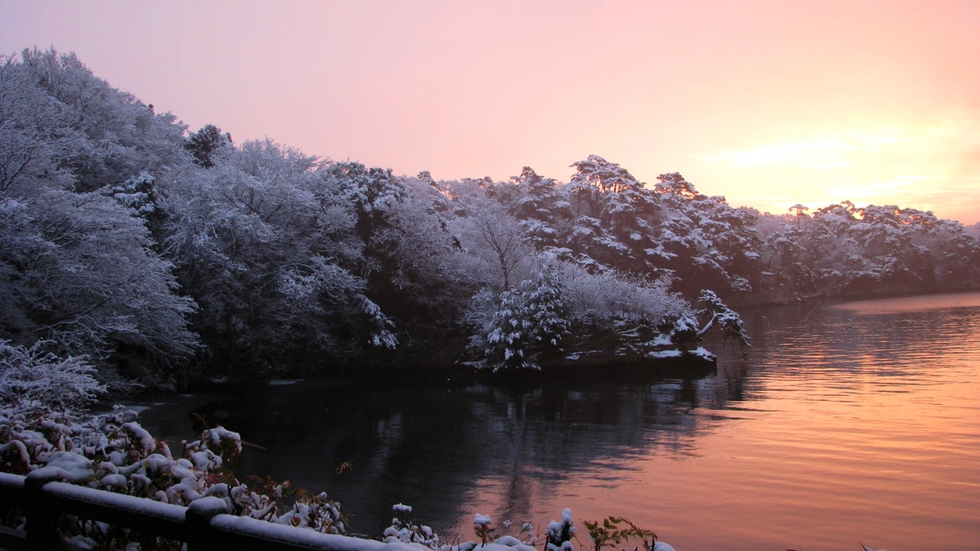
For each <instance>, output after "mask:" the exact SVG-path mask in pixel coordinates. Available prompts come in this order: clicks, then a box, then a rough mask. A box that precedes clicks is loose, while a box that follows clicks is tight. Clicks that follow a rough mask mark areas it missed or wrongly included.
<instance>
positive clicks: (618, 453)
mask: <svg viewBox="0 0 980 551" xmlns="http://www.w3.org/2000/svg"><path fill="white" fill-rule="evenodd" d="M966 297H968V298H967V299H964V300H965V302H966V303H968V304H973V303H971V302H970V300H974V301H975V304H977V305H980V294H972V295H966ZM945 300H948V299H947V298H945V297H944V298H943V299H941V302H942V301H945ZM960 303H964V301H963V300H961V301H960ZM883 310H884V313H883ZM743 317H744V318H745V319H746V322H747V325H748V327H749V329H750V333H751V335H752V344H753V346H752V348H751V349H749V350H748V351H747V352H746V351H742V350H739V349H737V348H734V349H733V348H721V347H720V343H709V347H711V348H712V349H713V350H715V351H716V352H718V353H719V356H720V359H719V365H718V369H717V373H714V374H711V375H709V376H707V377H701V378H690V379H666V380H657V379H648V380H645V381H636V380H631V381H616V380H615V379H613V378H606V379H603V380H599V381H588V382H583V381H575V380H567V381H566V380H557V381H550V382H548V383H547V384H531V385H525V386H522V385H514V384H468V385H457V384H453V383H449V382H446V383H444V384H442V385H435V386H433V385H417V386H411V385H403V384H399V385H390V386H386V387H379V386H377V385H373V386H350V385H346V386H341V385H331V384H327V383H313V382H308V383H300V384H296V385H291V386H280V387H272V388H262V389H255V390H254V391H252V393H250V394H247V395H244V396H237V397H212V398H207V399H203V398H196V400H198V402H196V403H193V404H191V405H190V406H189V407H188V408H187V409H184V410H183V412H181V408H180V407H168V408H154V409H151V410H149V411H148V412H147V413H146V414H145V415H144V419H145V424H146V425H147V426H148V428H151V429H152V430H153V431H154V432H156V433H162V434H167V433H168V431H170V432H171V433H172V435H173V436H183V435H181V434H176V433H174V431H173V428H174V427H176V426H185V425H186V426H189V425H187V424H186V422H185V421H184V420H183V419H182V416H186V415H187V413H188V409H193V410H195V411H198V412H200V413H203V414H204V415H206V416H208V418H210V419H213V420H218V421H220V422H221V423H222V424H224V425H226V426H228V427H231V428H233V429H235V430H238V431H240V432H241V433H242V435H243V437H244V438H245V439H246V440H248V441H250V442H253V443H254V444H257V445H260V446H262V447H264V448H265V450H264V451H263V450H258V449H248V450H246V453H245V456H244V458H243V461H242V465H241V470H242V471H243V472H247V473H254V474H258V475H261V476H265V475H269V476H272V477H273V478H276V479H290V480H292V481H293V482H294V483H296V484H298V485H300V486H303V487H307V488H311V489H317V490H319V489H324V490H326V491H327V492H328V493H330V494H331V497H333V498H335V499H338V500H340V501H341V502H342V503H344V505H345V507H346V508H347V509H348V510H349V511H350V512H351V513H353V515H354V516H353V523H354V526H355V528H357V529H358V530H359V531H361V532H367V533H378V532H379V531H380V530H381V529H382V528H383V527H384V526H385V525H386V524H387V521H389V520H390V516H391V514H390V506H391V505H392V504H394V503H407V504H411V505H412V506H413V507H414V508H415V512H416V516H417V517H418V518H419V520H422V521H424V522H426V523H429V524H432V525H433V526H435V527H437V528H440V529H441V530H442V532H443V534H444V535H450V534H456V535H457V536H458V537H460V538H462V539H464V540H465V539H472V537H473V535H472V533H471V532H470V528H471V526H470V523H471V522H472V518H473V514H474V513H482V514H490V515H491V516H493V518H494V520H495V521H497V522H500V521H502V520H504V519H510V520H513V521H515V523H518V524H519V523H520V522H521V521H524V520H535V521H537V522H539V523H546V522H547V521H548V520H550V519H551V518H555V516H556V515H557V514H558V512H559V511H561V509H562V508H564V507H571V508H572V509H573V511H574V512H575V513H576V517H577V518H579V519H586V518H593V519H595V518H600V517H602V516H606V515H609V514H617V515H626V516H629V517H631V518H633V520H634V521H637V522H638V524H640V525H641V526H646V527H649V528H653V529H655V530H656V531H657V532H658V533H660V534H661V536H662V537H664V539H666V540H667V541H670V542H671V543H672V544H674V545H675V547H677V548H678V549H682V548H685V549H708V548H724V549H752V548H763V547H764V548H772V549H783V548H787V547H794V546H795V547H796V548H799V547H801V546H802V547H804V548H806V549H808V550H810V549H822V548H824V549H831V548H847V547H850V546H853V540H855V539H857V538H867V540H869V541H874V542H875V545H876V547H888V548H903V547H909V545H908V542H910V541H913V539H914V538H916V537H923V535H926V536H928V537H929V538H931V541H932V546H933V547H934V548H937V549H968V548H971V545H959V544H957V543H956V542H968V543H971V544H972V543H975V542H977V541H980V522H978V521H977V517H976V516H975V515H972V514H970V513H969V512H968V511H971V510H973V509H975V507H976V504H977V503H980V460H978V454H977V449H980V403H978V402H980V401H978V400H977V398H976V397H977V396H980V360H978V359H977V358H978V357H980V307H957V308H932V307H931V306H927V307H922V308H917V309H909V308H908V307H907V305H906V306H902V307H901V308H897V309H896V307H895V306H894V305H892V306H888V307H887V308H882V307H879V306H876V305H870V306H869V305H861V304H858V305H853V304H852V305H848V306H843V307H840V306H836V305H813V304H801V305H794V306H789V307H782V308H760V309H756V310H753V311H749V312H743ZM185 434H186V436H184V437H187V436H189V433H185ZM344 462H349V463H350V465H351V466H352V469H350V470H347V471H344V472H342V473H340V474H338V472H337V468H338V467H339V466H340V465H341V464H342V463H344ZM973 548H975V545H974V546H973Z"/></svg>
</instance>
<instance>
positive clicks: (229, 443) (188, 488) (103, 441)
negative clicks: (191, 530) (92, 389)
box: [0, 406, 347, 549]
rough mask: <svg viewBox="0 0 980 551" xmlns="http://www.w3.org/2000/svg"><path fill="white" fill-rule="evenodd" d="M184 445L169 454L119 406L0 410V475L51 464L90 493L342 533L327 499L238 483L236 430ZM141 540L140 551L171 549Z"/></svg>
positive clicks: (217, 430)
mask: <svg viewBox="0 0 980 551" xmlns="http://www.w3.org/2000/svg"><path fill="white" fill-rule="evenodd" d="M182 448H183V450H182V452H181V453H178V454H174V453H173V452H172V450H171V449H170V446H169V445H168V444H167V443H166V442H163V441H159V440H156V439H155V438H153V436H152V435H150V434H149V433H148V432H147V431H146V430H145V429H143V428H142V427H141V426H140V425H139V424H138V423H137V422H136V414H135V413H134V412H132V411H130V410H127V409H125V408H121V407H117V408H115V409H114V410H113V411H112V412H110V413H107V414H103V415H96V416H92V417H89V418H87V419H84V420H82V419H80V418H79V417H77V416H74V415H71V414H68V413H65V412H63V411H61V412H58V411H52V410H50V409H47V408H45V407H43V406H34V407H33V408H32V409H30V410H29V411H27V412H25V411H22V410H20V409H17V408H13V407H5V408H2V409H0V471H3V472H11V473H16V474H28V473H30V472H32V471H35V470H37V469H39V468H41V467H55V468H57V469H59V471H58V472H59V474H60V475H61V477H62V478H63V479H64V480H65V481H67V482H71V483H73V484H79V485H83V486H87V487H90V488H96V489H100V490H106V491H110V492H117V493H123V494H127V495H132V496H136V497H142V498H147V499H152V500H154V501H159V502H162V503H170V504H174V505H182V506H186V505H189V504H190V503H191V502H193V501H195V500H197V499H200V498H202V497H209V496H210V497H216V498H219V499H221V500H223V501H224V502H225V505H226V510H227V511H228V512H229V513H230V514H234V515H239V516H247V517H251V518H255V519H260V520H265V521H269V522H274V523H277V524H284V525H288V526H296V527H300V528H305V529H310V530H314V531H317V532H322V533H331V534H344V533H346V531H347V523H346V517H345V515H344V513H343V510H342V509H341V506H340V504H339V503H336V502H334V501H332V500H330V499H328V498H327V496H326V494H323V493H321V494H317V495H313V494H311V493H308V492H305V491H302V490H293V488H292V487H291V485H290V484H289V482H284V483H278V482H274V481H272V480H269V479H267V480H265V481H263V480H260V479H247V480H245V481H240V480H238V479H237V478H236V477H235V475H234V472H233V471H232V470H231V469H230V468H229V466H233V465H234V464H235V463H236V462H237V460H238V456H239V455H240V454H241V450H242V443H241V437H240V436H239V435H238V434H237V433H235V432H232V431H229V430H227V429H224V428H222V427H220V426H217V427H213V428H210V429H207V430H205V431H203V432H202V433H201V435H200V438H199V439H197V440H195V441H192V442H182ZM62 529H63V531H64V533H66V534H70V535H73V537H77V538H81V539H82V540H84V541H86V542H89V541H91V542H103V543H106V544H107V545H108V543H107V542H112V541H115V542H116V545H117V546H118V545H119V543H120V542H126V541H127V538H128V537H129V532H128V531H126V530H121V529H117V528H113V527H110V526H108V525H105V524H103V523H91V522H87V521H81V520H76V521H70V522H67V523H66V524H65V525H64V526H62ZM75 541H78V540H75ZM141 541H142V543H143V544H144V547H143V548H144V549H147V548H169V547H167V545H170V543H166V542H162V541H153V542H150V543H147V540H145V539H144V540H141ZM147 545H149V547H147ZM161 546H162V547H161ZM178 548H179V547H178Z"/></svg>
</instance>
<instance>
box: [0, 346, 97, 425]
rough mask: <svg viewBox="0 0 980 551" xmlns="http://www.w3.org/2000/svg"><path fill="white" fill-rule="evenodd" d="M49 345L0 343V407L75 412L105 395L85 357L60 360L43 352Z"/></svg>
mask: <svg viewBox="0 0 980 551" xmlns="http://www.w3.org/2000/svg"><path fill="white" fill-rule="evenodd" d="M49 344H50V343H48V342H45V341H39V342H36V343H35V344H34V345H33V346H31V347H30V348H27V347H24V346H14V345H11V344H10V343H9V342H7V341H2V340H0V407H3V408H13V409H15V410H17V411H21V412H27V413H28V415H30V414H31V412H34V411H35V410H47V409H54V410H58V411H65V412H69V413H74V412H78V411H79V410H80V409H81V408H84V407H85V406H87V405H89V404H91V403H92V402H94V401H95V400H96V399H98V397H99V396H100V395H101V394H103V393H104V392H105V390H106V387H105V385H103V384H100V383H99V382H98V381H97V380H95V377H94V375H95V368H93V367H92V366H91V365H89V363H88V361H87V359H86V358H85V357H73V356H69V357H67V358H59V357H58V356H56V355H54V354H53V353H51V352H48V351H46V348H47V346H48V345H49Z"/></svg>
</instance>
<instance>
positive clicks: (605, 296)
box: [556, 262, 690, 327]
mask: <svg viewBox="0 0 980 551" xmlns="http://www.w3.org/2000/svg"><path fill="white" fill-rule="evenodd" d="M556 272H557V274H558V277H559V278H560V280H561V283H562V285H563V286H564V289H565V294H564V296H565V298H566V301H565V302H566V307H567V309H568V315H569V318H570V319H573V320H575V321H576V322H579V323H588V324H592V325H596V326H600V327H611V326H613V325H615V324H617V323H627V324H634V323H650V324H652V323H656V322H657V321H658V320H660V319H661V318H663V317H665V316H679V315H681V314H683V313H684V312H687V311H689V310H690V305H689V304H688V303H687V301H685V300H684V299H683V298H682V297H681V296H680V295H678V294H676V293H671V292H670V291H669V288H670V279H668V278H666V277H662V278H660V279H656V280H653V281H650V280H648V279H645V278H640V277H636V276H629V275H627V274H623V273H619V272H616V271H612V270H605V271H595V270H588V269H586V268H583V267H582V266H580V265H578V264H574V263H570V262H560V263H557V264H556Z"/></svg>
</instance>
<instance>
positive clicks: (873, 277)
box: [759, 201, 980, 298]
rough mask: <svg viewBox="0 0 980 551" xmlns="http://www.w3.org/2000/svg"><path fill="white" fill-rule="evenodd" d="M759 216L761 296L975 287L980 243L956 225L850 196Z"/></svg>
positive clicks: (978, 278)
mask: <svg viewBox="0 0 980 551" xmlns="http://www.w3.org/2000/svg"><path fill="white" fill-rule="evenodd" d="M795 210H796V213H795V214H794V215H792V216H783V217H779V216H773V215H768V216H766V217H763V218H760V219H759V227H760V230H762V232H763V233H764V237H765V242H764V245H763V248H762V261H763V262H764V271H763V272H762V274H761V275H762V280H763V281H764V282H765V285H764V288H765V289H766V291H765V292H766V294H767V295H768V296H772V297H774V298H778V297H790V298H801V297H839V296H849V297H854V296H868V295H872V296H873V295H876V294H899V293H914V292H935V291H951V290H957V289H974V288H976V285H977V283H976V282H977V281H980V241H978V240H977V237H976V236H974V235H971V234H970V232H969V231H968V229H967V228H964V227H963V226H962V225H961V224H959V223H958V222H953V221H950V220H941V219H938V218H936V216H935V215H933V214H932V213H931V212H926V211H920V210H916V209H911V208H899V207H897V206H894V205H891V206H876V205H868V206H867V207H864V208H858V207H856V206H855V205H854V204H853V203H851V202H849V201H842V202H841V203H839V204H833V205H829V206H827V207H823V208H819V209H815V210H813V211H812V213H811V214H807V213H806V212H805V211H807V210H809V209H807V208H806V207H804V206H803V205H797V206H796V208H795Z"/></svg>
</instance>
